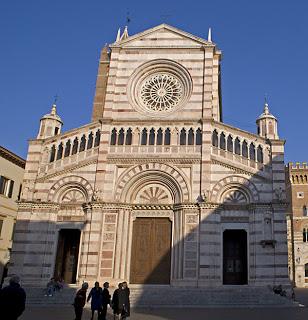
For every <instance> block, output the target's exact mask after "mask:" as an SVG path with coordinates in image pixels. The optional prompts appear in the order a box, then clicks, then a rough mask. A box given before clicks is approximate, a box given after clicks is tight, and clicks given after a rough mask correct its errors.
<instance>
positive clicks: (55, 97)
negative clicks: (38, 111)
mask: <svg viewBox="0 0 308 320" xmlns="http://www.w3.org/2000/svg"><path fill="white" fill-rule="evenodd" d="M58 98H59V96H58V95H57V94H56V95H55V96H54V101H53V104H57V101H58Z"/></svg>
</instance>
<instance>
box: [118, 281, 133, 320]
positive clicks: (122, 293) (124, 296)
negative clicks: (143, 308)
mask: <svg viewBox="0 0 308 320" xmlns="http://www.w3.org/2000/svg"><path fill="white" fill-rule="evenodd" d="M129 294H130V292H129V288H128V286H127V282H126V281H124V282H122V287H121V289H119V311H120V314H121V319H126V318H127V317H129V316H130V302H129Z"/></svg>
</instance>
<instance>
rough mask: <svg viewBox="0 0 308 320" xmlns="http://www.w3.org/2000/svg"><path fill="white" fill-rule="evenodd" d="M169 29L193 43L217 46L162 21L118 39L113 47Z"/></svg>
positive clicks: (125, 44) (128, 43)
mask: <svg viewBox="0 0 308 320" xmlns="http://www.w3.org/2000/svg"><path fill="white" fill-rule="evenodd" d="M163 30H166V31H169V32H170V33H173V34H176V35H178V36H181V37H182V38H183V39H187V40H191V42H192V43H195V45H198V46H204V45H206V46H215V44H213V43H212V42H209V41H207V40H205V39H202V38H199V37H197V36H194V35H192V34H191V33H188V32H186V31H183V30H180V29H178V28H175V27H172V26H170V25H168V24H165V23H162V24H160V25H158V26H156V27H153V28H150V29H147V30H145V31H142V32H139V33H137V34H135V35H133V36H129V37H128V38H125V39H124V40H120V41H116V42H114V43H112V44H111V47H122V46H125V47H126V46H129V45H130V44H132V43H133V42H136V41H138V40H139V39H141V38H144V37H146V36H149V35H151V34H153V33H155V32H159V31H163Z"/></svg>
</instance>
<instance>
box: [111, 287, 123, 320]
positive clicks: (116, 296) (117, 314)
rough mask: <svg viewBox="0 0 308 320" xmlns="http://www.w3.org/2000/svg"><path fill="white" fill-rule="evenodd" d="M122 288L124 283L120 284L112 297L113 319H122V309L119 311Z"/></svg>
mask: <svg viewBox="0 0 308 320" xmlns="http://www.w3.org/2000/svg"><path fill="white" fill-rule="evenodd" d="M121 288H122V283H121V282H120V283H119V284H118V289H115V290H114V292H113V295H112V300H111V306H112V310H113V319H114V320H116V319H119V318H120V309H119V290H120V289H121Z"/></svg>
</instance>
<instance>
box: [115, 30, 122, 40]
mask: <svg viewBox="0 0 308 320" xmlns="http://www.w3.org/2000/svg"><path fill="white" fill-rule="evenodd" d="M120 38H121V28H119V29H118V33H117V38H116V42H118V41H120Z"/></svg>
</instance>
